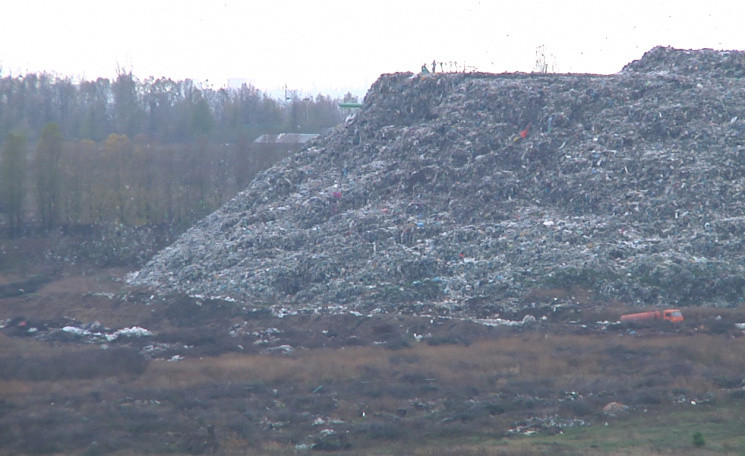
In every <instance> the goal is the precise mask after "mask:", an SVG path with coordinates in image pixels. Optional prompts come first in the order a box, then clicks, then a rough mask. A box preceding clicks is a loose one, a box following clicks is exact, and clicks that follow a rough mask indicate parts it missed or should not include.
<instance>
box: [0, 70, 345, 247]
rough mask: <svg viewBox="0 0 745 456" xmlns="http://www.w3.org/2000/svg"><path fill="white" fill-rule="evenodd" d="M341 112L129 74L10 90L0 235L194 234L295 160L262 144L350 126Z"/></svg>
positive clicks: (3, 130) (37, 77)
mask: <svg viewBox="0 0 745 456" xmlns="http://www.w3.org/2000/svg"><path fill="white" fill-rule="evenodd" d="M339 101H340V100H334V99H331V98H330V97H328V96H324V95H320V94H319V95H318V96H316V97H315V98H304V99H301V98H299V97H297V96H294V95H293V96H291V97H290V98H289V99H285V100H275V99H272V98H270V97H269V96H268V95H267V94H265V93H263V92H261V91H259V90H257V89H256V88H254V87H252V86H250V85H243V86H242V87H241V88H240V89H237V90H228V89H220V90H212V89H210V88H202V87H199V86H198V85H197V84H195V83H194V82H193V81H191V80H188V79H187V80H184V81H173V80H171V79H167V78H160V79H154V78H149V79H147V80H145V81H140V80H138V79H137V78H135V77H134V76H133V75H132V74H131V73H128V72H122V71H120V72H119V74H118V76H117V78H116V79H115V80H113V81H110V80H108V79H104V78H99V79H97V80H95V81H81V82H73V81H72V80H71V79H69V78H58V77H54V76H52V75H49V74H46V73H42V74H27V75H25V76H16V77H13V76H6V77H3V78H0V135H1V136H0V138H2V139H4V142H3V143H2V149H0V152H1V153H0V224H4V225H5V227H6V228H7V232H9V233H11V234H13V235H16V234H18V233H22V232H23V231H24V227H26V229H27V228H29V227H41V228H44V229H49V228H54V227H60V226H73V225H80V224H94V223H120V224H125V225H141V224H157V223H170V224H188V223H190V222H191V221H193V220H194V219H195V218H197V217H199V216H202V215H204V214H205V213H207V212H208V211H210V210H213V209H215V208H216V207H217V206H218V205H220V204H221V203H223V202H224V201H225V200H227V199H228V198H230V197H231V196H232V195H234V194H235V193H236V192H238V191H240V190H241V189H243V188H245V186H246V185H247V184H248V182H249V181H250V179H251V178H253V176H254V175H255V174H256V173H257V172H258V171H260V170H262V169H265V168H267V167H268V166H270V165H271V164H272V163H274V162H276V161H277V160H278V159H280V158H282V157H284V156H285V155H287V154H288V153H289V152H290V151H291V148H288V146H279V145H273V144H271V143H270V144H257V143H255V142H254V139H255V138H256V137H258V136H259V135H261V134H265V133H282V132H294V133H298V132H302V133H322V132H323V131H325V130H327V129H329V128H330V127H332V126H334V125H336V124H337V123H339V122H340V121H341V120H342V118H343V115H344V113H343V112H342V111H341V109H340V108H339V107H338V102H339ZM344 101H356V99H354V97H352V96H351V94H348V95H347V96H346V97H345V99H344ZM2 139H0V141H2Z"/></svg>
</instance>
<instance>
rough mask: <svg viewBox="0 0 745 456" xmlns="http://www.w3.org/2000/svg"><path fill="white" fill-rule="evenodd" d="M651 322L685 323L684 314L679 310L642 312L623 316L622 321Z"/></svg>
mask: <svg viewBox="0 0 745 456" xmlns="http://www.w3.org/2000/svg"><path fill="white" fill-rule="evenodd" d="M650 320H665V321H669V322H671V323H683V321H685V320H684V318H683V314H682V313H681V312H680V310H678V309H665V310H663V311H662V312H660V311H659V310H652V311H649V312H640V313H633V314H626V315H621V321H626V322H642V321H650Z"/></svg>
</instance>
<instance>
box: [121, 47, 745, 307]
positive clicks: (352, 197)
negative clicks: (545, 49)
mask: <svg viewBox="0 0 745 456" xmlns="http://www.w3.org/2000/svg"><path fill="white" fill-rule="evenodd" d="M743 62H745V54H744V53H742V52H722V51H710V50H703V51H683V50H675V49H670V48H655V49H653V50H651V51H649V52H648V53H647V54H645V55H644V57H643V58H642V59H641V60H639V61H635V62H632V63H630V64H629V65H627V66H626V67H625V68H624V70H623V71H622V72H620V73H618V74H615V75H607V76H603V75H572V74H568V75H544V74H501V75H494V74H426V75H415V74H411V73H402V74H388V75H383V76H381V78H380V79H379V80H378V81H377V82H376V83H375V84H374V85H373V86H372V87H371V88H370V90H369V92H368V94H367V96H366V98H365V102H364V107H363V108H362V109H361V110H360V111H359V112H357V113H356V115H355V116H354V117H352V118H350V119H348V121H347V122H346V124H345V125H344V126H341V127H339V128H337V129H336V130H335V131H333V132H332V133H331V134H329V135H327V136H325V137H323V138H319V139H318V140H316V141H315V142H313V143H311V144H310V145H309V146H308V147H307V148H306V149H304V150H302V151H301V152H299V153H297V154H295V155H293V156H292V157H289V158H288V159H286V160H284V161H283V162H282V163H280V164H278V165H276V166H274V167H273V168H271V169H269V170H268V171H266V172H264V173H262V174H260V175H259V176H258V177H257V178H256V179H255V180H254V181H253V182H252V183H251V185H250V187H249V188H248V189H246V190H245V191H244V192H242V193H240V194H239V195H238V196H237V197H236V198H234V199H233V200H232V201H230V202H229V203H227V204H226V205H225V206H224V207H222V208H221V209H220V210H218V211H216V212H214V213H213V214H211V215H209V216H208V217H206V218H205V219H203V220H202V221H200V222H199V223H198V224H197V225H196V226H194V227H193V228H191V229H190V230H189V231H188V232H186V233H185V234H184V235H182V236H181V237H180V238H179V239H178V241H177V242H176V243H174V244H173V245H171V246H170V247H168V248H166V249H165V250H163V251H161V252H160V253H159V254H158V255H156V256H155V257H154V258H153V259H152V260H151V261H150V262H149V263H148V264H147V265H146V266H145V267H144V268H143V269H142V270H141V271H139V273H137V274H135V275H133V277H132V279H131V282H132V283H135V284H139V285H149V286H154V287H156V288H158V289H160V290H162V291H176V292H185V293H188V294H191V295H204V296H210V297H227V298H231V299H235V300H237V301H238V302H239V303H240V304H242V305H246V306H253V307H261V306H274V307H275V308H276V309H277V311H278V312H283V311H297V310H299V309H312V310H313V311H318V310H319V309H325V310H326V311H335V310H340V311H342V310H346V311H351V310H355V311H360V312H373V311H397V312H411V313H438V314H450V315H456V314H463V315H470V316H493V315H494V314H496V313H502V314H507V313H510V312H511V313H519V312H521V311H524V310H525V309H526V308H532V307H535V306H543V305H545V306H559V305H567V304H572V303H573V302H575V301H576V300H577V299H579V296H591V297H594V298H596V299H598V300H619V301H622V302H625V303H630V304H631V303H639V304H643V305H645V306H654V305H664V306H672V305H681V306H682V305H698V304H706V305H721V306H724V305H735V304H739V303H740V302H741V301H742V299H743V287H745V271H744V266H745V261H744V260H745V257H744V256H743V255H744V252H745V246H744V245H743V231H745V213H744V212H743V211H744V210H745V207H744V206H743V204H742V200H743V196H744V195H743V189H745V174H744V172H745V82H743V80H742V79H741V76H742V74H743V71H744V68H745V67H744V66H743Z"/></svg>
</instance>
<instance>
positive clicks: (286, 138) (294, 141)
mask: <svg viewBox="0 0 745 456" xmlns="http://www.w3.org/2000/svg"><path fill="white" fill-rule="evenodd" d="M317 137H318V135H317V134H316V133H280V134H278V135H272V134H265V135H261V136H259V137H258V138H256V139H254V142H255V143H258V144H266V145H280V144H284V145H288V146H296V145H300V144H305V143H307V142H308V141H310V140H311V139H313V138H317Z"/></svg>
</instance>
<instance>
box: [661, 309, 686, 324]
mask: <svg viewBox="0 0 745 456" xmlns="http://www.w3.org/2000/svg"><path fill="white" fill-rule="evenodd" d="M662 319H663V320H667V321H671V322H673V323H683V322H684V321H685V319H684V318H683V314H682V313H681V312H680V310H678V309H665V310H663V311H662Z"/></svg>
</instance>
